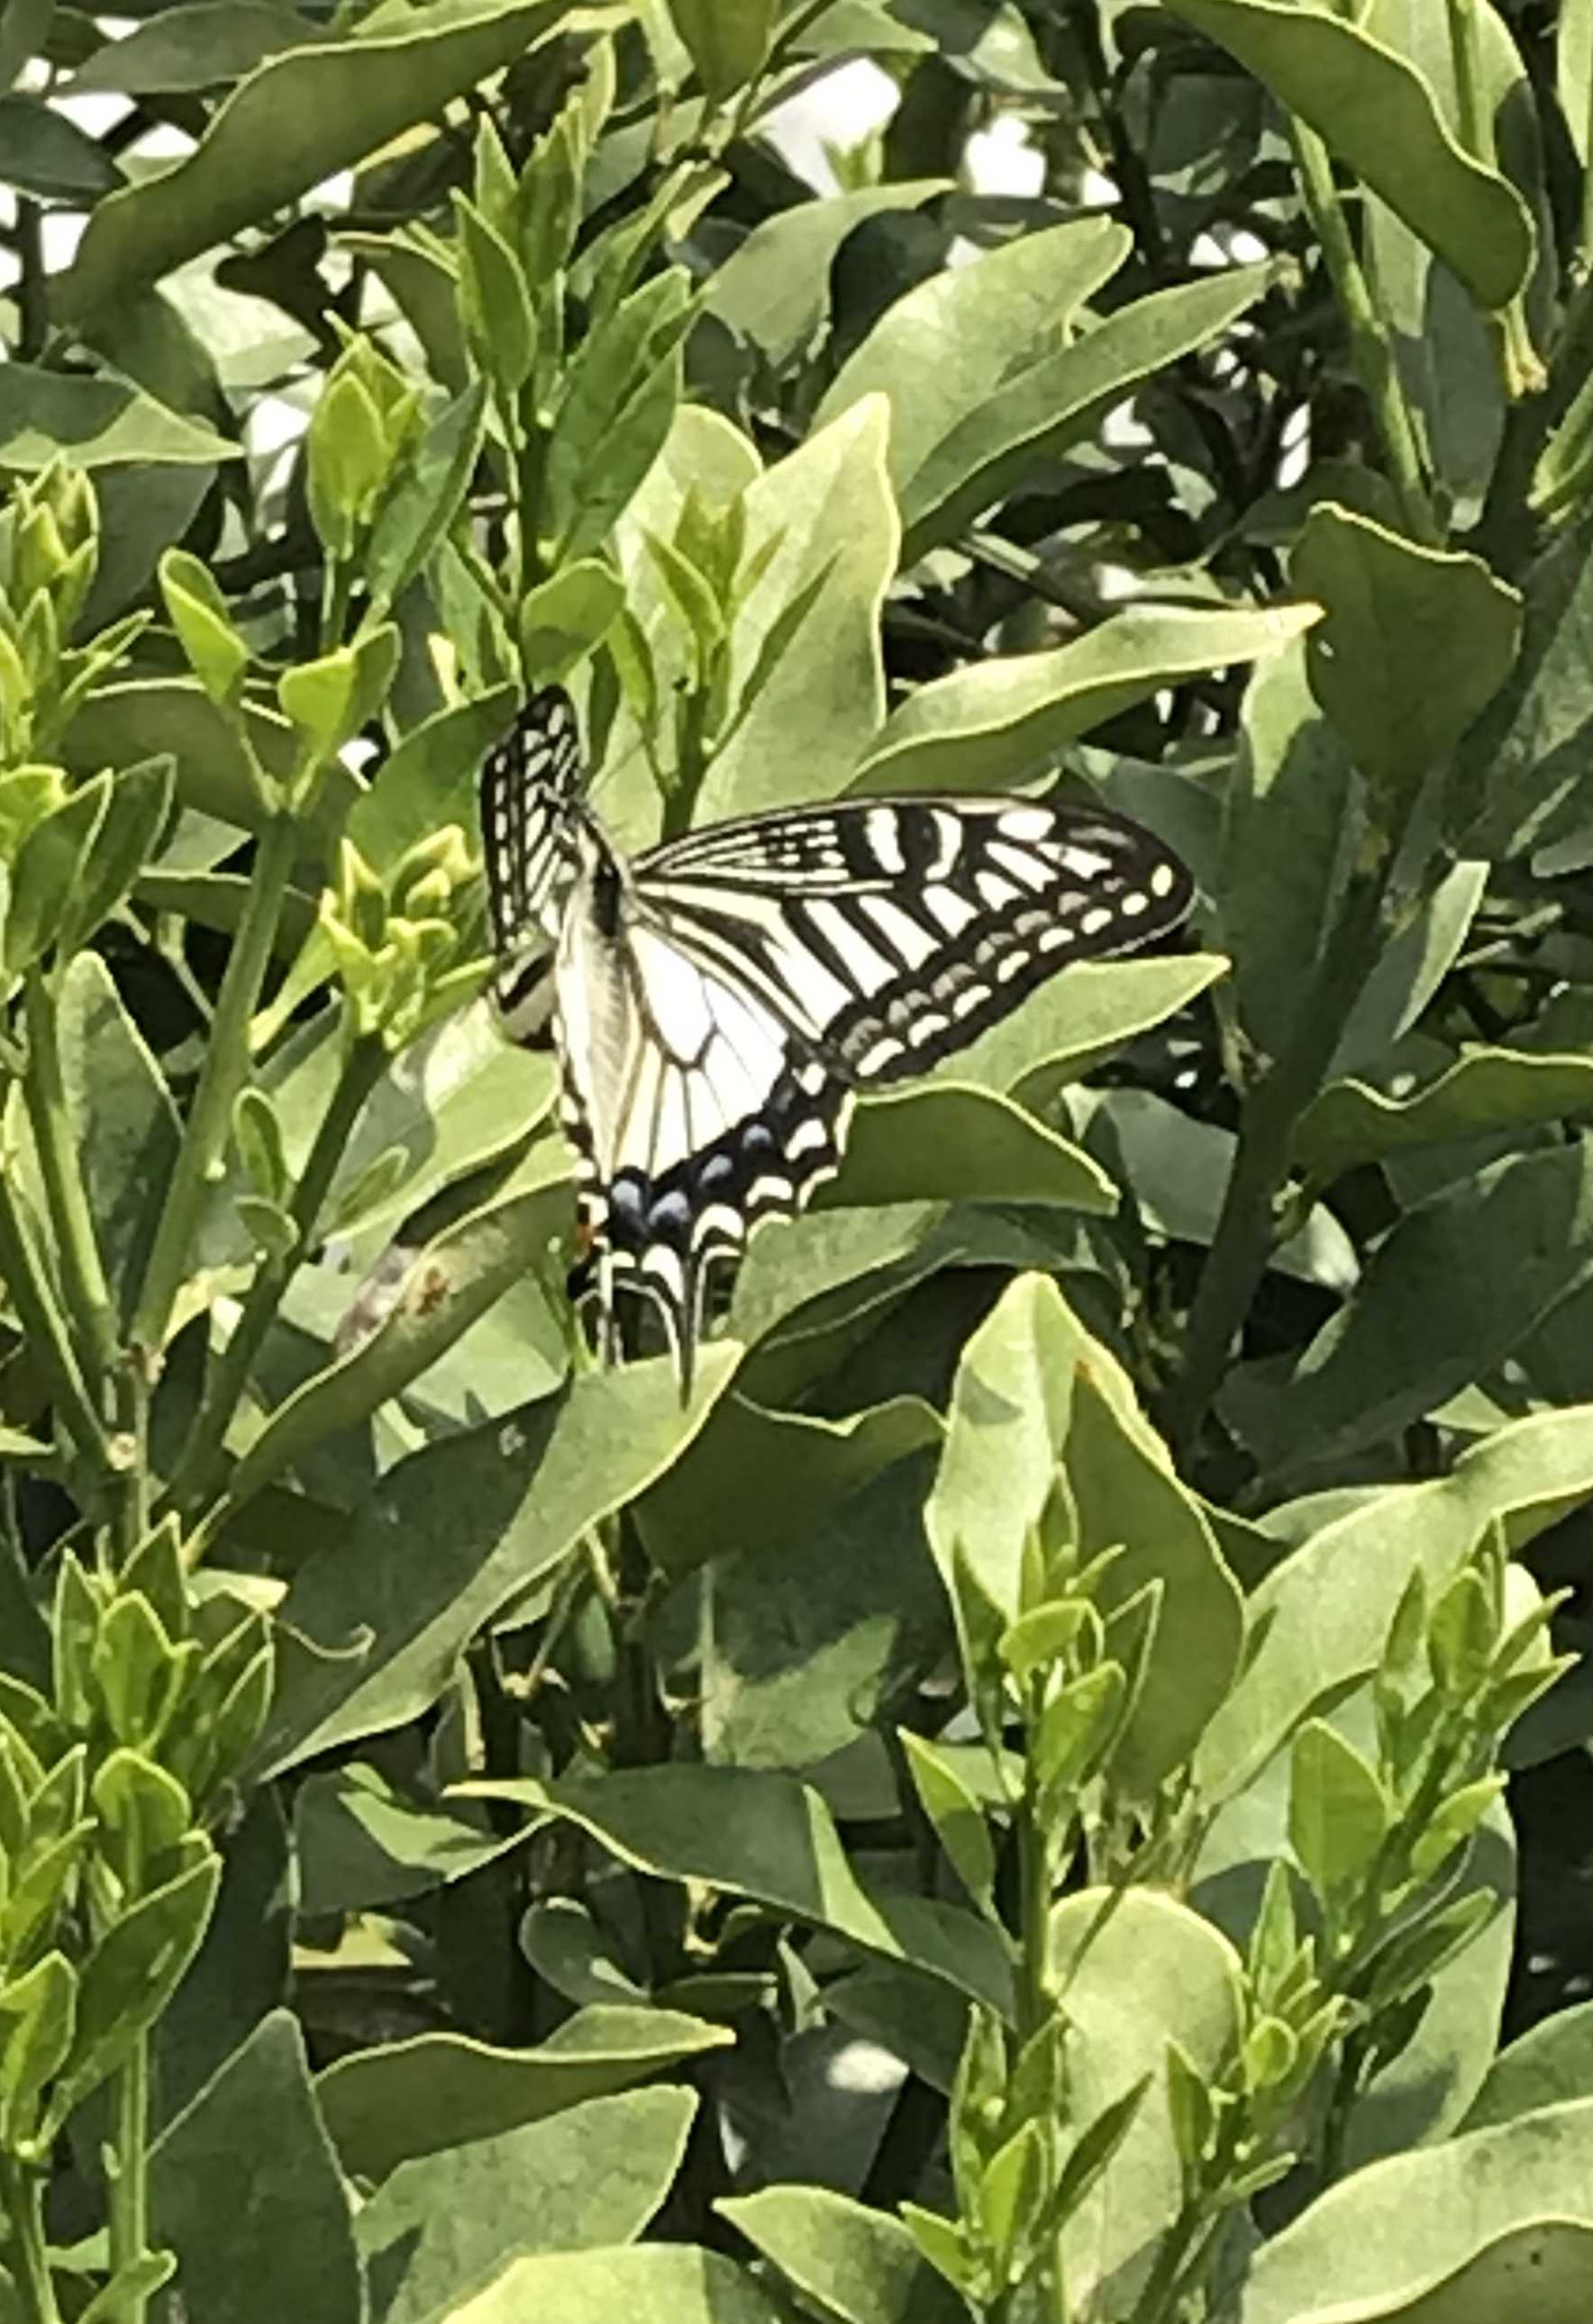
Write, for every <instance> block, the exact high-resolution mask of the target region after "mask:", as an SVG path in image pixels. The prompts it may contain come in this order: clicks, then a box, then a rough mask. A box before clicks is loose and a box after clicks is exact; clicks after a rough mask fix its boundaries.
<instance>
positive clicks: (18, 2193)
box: [0, 2148, 60, 2324]
mask: <svg viewBox="0 0 1593 2324" xmlns="http://www.w3.org/2000/svg"><path fill="white" fill-rule="evenodd" d="M42 2196H43V2182H42V2179H41V2177H40V2174H39V2173H38V2172H36V2171H31V2170H30V2169H29V2168H28V2167H27V2165H26V2164H25V2163H22V2162H19V2161H18V2159H17V2157H16V2156H15V2155H14V2154H7V2153H5V2149H4V2148H0V2207H3V2208H4V2209H5V2218H6V2225H7V2227H8V2229H9V2237H8V2244H7V2248H8V2250H9V2253H10V2255H11V2261H12V2267H13V2271H14V2274H15V2277H16V2288H17V2291H18V2292H19V2294H20V2295H21V2306H20V2308H19V2310H18V2317H19V2324H60V2309H59V2308H58V2307H57V2306H56V2304H55V2284H54V2282H53V2279H52V2278H51V2273H50V2259H49V2255H48V2252H47V2250H46V2247H45V2242H44V2216H43V2202H42Z"/></svg>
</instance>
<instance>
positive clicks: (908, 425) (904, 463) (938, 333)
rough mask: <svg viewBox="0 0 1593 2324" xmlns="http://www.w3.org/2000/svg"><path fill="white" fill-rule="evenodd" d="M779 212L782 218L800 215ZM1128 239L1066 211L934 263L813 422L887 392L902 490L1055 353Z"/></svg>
mask: <svg viewBox="0 0 1593 2324" xmlns="http://www.w3.org/2000/svg"><path fill="white" fill-rule="evenodd" d="M843 198H844V199H850V200H853V201H860V200H862V199H863V198H864V197H862V196H860V195H852V196H849V197H843ZM827 207H828V206H827ZM784 215H785V217H786V219H788V220H790V219H792V218H793V217H800V216H801V215H802V213H801V211H797V212H791V211H788V212H786V213H785V214H784ZM771 223H773V222H771ZM762 231H763V232H764V233H765V234H766V233H767V232H768V231H769V228H768V227H767V226H765V227H764V228H763V229H762ZM754 239H755V237H754ZM744 247H750V244H748V245H744ZM1132 247H1133V238H1132V236H1131V235H1129V234H1128V233H1127V231H1126V230H1125V228H1124V227H1123V226H1120V225H1118V224H1117V223H1116V220H1115V219H1111V218H1101V217H1097V218H1074V219H1070V221H1069V223H1068V224H1067V225H1065V226H1049V227H1046V228H1044V229H1042V231H1041V232H1039V233H1037V234H1024V235H1015V236H1014V238H1013V239H1012V240H1011V241H1010V242H1006V243H1002V244H997V245H996V247H995V248H994V249H989V250H983V251H980V252H979V253H978V254H977V255H976V256H974V257H973V258H971V259H970V261H969V263H968V264H966V265H962V266H952V267H943V268H941V269H940V272H937V273H934V274H931V276H930V277H929V279H928V280H927V281H923V282H920V283H918V284H916V285H915V286H914V288H913V289H912V290H911V291H906V292H904V294H903V296H902V297H901V298H900V299H897V300H894V301H893V303H892V304H891V305H890V306H889V307H887V308H886V309H885V311H884V314H883V315H882V316H881V318H880V319H879V321H878V322H877V323H876V324H875V327H874V328H873V329H872V330H871V331H870V332H869V333H868V335H867V337H866V338H865V339H864V341H863V343H862V345H861V346H858V347H857V348H856V349H855V350H854V352H853V353H852V354H851V355H848V356H847V360H846V362H845V363H844V364H842V365H841V367H840V370H839V371H838V373H837V374H836V376H835V378H834V379H833V380H832V381H831V383H830V384H829V388H828V389H827V390H826V392H825V395H824V399H823V401H822V402H821V403H820V406H819V410H818V412H817V414H816V421H817V424H818V425H819V426H820V427H823V426H824V425H825V424H826V423H827V422H828V421H829V420H834V419H837V418H838V416H839V415H840V413H841V412H843V411H846V410H850V408H851V407H852V405H853V404H854V403H856V402H857V401H859V399H860V398H862V397H863V396H865V395H870V394H874V393H876V392H877V393H882V394H884V395H888V396H889V397H890V399H891V407H892V424H891V449H890V466H891V481H892V483H893V484H894V485H895V486H896V488H897V490H898V491H899V492H905V491H906V490H907V489H908V488H909V487H910V485H911V484H912V479H913V477H914V476H915V475H917V474H918V471H919V470H920V468H921V467H922V466H923V464H924V462H925V461H926V460H927V459H928V458H929V457H930V456H931V453H932V452H933V450H934V448H935V447H936V445H937V444H939V443H940V441H941V439H942V438H944V437H946V436H947V435H949V433H950V431H951V429H953V428H955V427H957V426H958V425H959V423H960V422H961V421H963V420H968V419H970V418H971V417H972V416H973V415H974V414H975V413H976V412H977V411H978V410H980V409H981V408H982V407H983V406H984V405H985V404H986V403H987V402H988V401H990V399H991V398H992V397H993V396H995V395H996V393H997V392H999V390H1000V389H1001V388H1002V386H1003V385H1004V384H1005V383H1007V382H1009V381H1010V380H1012V379H1013V378H1014V377H1015V376H1016V375H1017V374H1019V373H1020V372H1021V371H1023V369H1024V368H1026V367H1027V366H1029V365H1032V364H1037V363H1039V362H1041V361H1042V359H1044V358H1045V357H1046V356H1048V355H1054V354H1056V353H1057V352H1058V350H1059V348H1060V346H1062V345H1063V344H1065V341H1066V338H1067V337H1068V334H1069V332H1070V327H1072V326H1073V325H1074V324H1075V322H1076V320H1077V318H1078V315H1079V309H1080V308H1081V307H1082V306H1083V305H1084V303H1085V301H1086V300H1089V299H1092V298H1093V297H1094V296H1095V294H1096V292H1097V291H1099V290H1101V289H1102V288H1103V287H1104V285H1105V284H1106V283H1107V282H1108V281H1110V280H1111V278H1112V276H1113V275H1114V274H1115V273H1116V272H1117V269H1118V268H1119V267H1120V266H1121V265H1122V263H1123V262H1124V260H1125V258H1126V256H1127V255H1128V253H1129V251H1130V250H1131V249H1132ZM735 263H736V261H735V260H732V261H731V262H730V264H731V265H732V266H733V265H734V264H735ZM727 272H729V268H728V267H727V268H726V269H724V270H722V272H721V273H720V274H719V275H718V276H717V277H716V278H715V280H716V282H718V281H723V280H724V275H725V274H726V273H727ZM711 303H712V302H711V294H710V304H711Z"/></svg>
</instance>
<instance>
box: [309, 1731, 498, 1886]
mask: <svg viewBox="0 0 1593 2324" xmlns="http://www.w3.org/2000/svg"><path fill="white" fill-rule="evenodd" d="M293 1840H294V1846H295V1848H296V1849H297V1852H298V1858H299V1873H300V1879H301V1883H302V1892H303V1893H302V1909H303V1910H304V1911H305V1912H306V1913H307V1914H319V1913H347V1912H366V1911H369V1910H370V1909H371V1908H372V1907H373V1906H375V1905H382V1904H396V1903H397V1902H398V1901H399V1900H400V1899H401V1898H403V1897H405V1896H421V1895H425V1894H426V1892H427V1891H428V1890H429V1889H431V1888H438V1887H441V1886H443V1885H444V1884H445V1883H446V1882H448V1881H449V1880H459V1879H463V1878H464V1877H465V1875H466V1874H467V1873H469V1872H474V1871H476V1870H477V1868H478V1867H480V1866H481V1865H483V1864H489V1863H490V1862H491V1861H492V1859H493V1858H494V1857H495V1856H501V1855H502V1853H503V1851H504V1849H505V1847H507V1846H509V1845H510V1844H511V1843H510V1842H509V1841H507V1840H505V1839H504V1838H503V1837H502V1836H501V1835H497V1834H494V1833H492V1832H487V1831H481V1830H479V1829H478V1828H477V1826H475V1825H472V1824H468V1823H466V1822H464V1821H462V1820H461V1819H460V1818H459V1817H458V1816H457V1815H448V1814H445V1813H444V1812H442V1811H441V1810H440V1809H438V1808H435V1807H424V1806H421V1805H418V1804H417V1803H415V1802H413V1801H412V1800H407V1799H405V1798H404V1797H403V1795H402V1794H400V1793H398V1792H396V1791H394V1788H393V1786H392V1785H391V1784H389V1783H387V1782H386V1781H385V1780H384V1777H383V1776H382V1775H381V1774H380V1772H379V1771H378V1770H377V1769H376V1768H375V1767H370V1766H365V1765H364V1764H363V1763H362V1762H360V1761H358V1760H356V1761H355V1762H354V1763H353V1765H352V1766H347V1767H339V1768H338V1769H337V1770H336V1772H335V1773H329V1774H325V1775H310V1776H307V1777H306V1779H305V1781H304V1783H303V1784H302V1785H301V1788H300V1790H299V1792H298V1794H297V1796H296V1797H295V1799H294V1802H293Z"/></svg>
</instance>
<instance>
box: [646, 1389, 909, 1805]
mask: <svg viewBox="0 0 1593 2324" xmlns="http://www.w3.org/2000/svg"><path fill="white" fill-rule="evenodd" d="M722 1408H723V1407H721V1409H722ZM935 1434H937V1426H936V1423H935V1420H934V1416H933V1415H932V1414H931V1412H930V1410H929V1408H928V1407H927V1406H924V1405H922V1404H920V1403H919V1402H918V1401H917V1400H916V1399H915V1398H912V1397H901V1398H898V1399H897V1400H896V1401H895V1402H894V1403H893V1404H890V1405H886V1406H880V1407H877V1408H875V1410H874V1411H872V1412H866V1413H864V1414H861V1415H858V1416H856V1417H855V1419H854V1421H853V1422H851V1423H842V1424H840V1425H834V1424H824V1423H820V1422H815V1421H804V1420H801V1419H798V1418H796V1417H795V1416H790V1415H784V1414H780V1415H775V1414H768V1413H756V1412H754V1411H753V1410H751V1409H750V1408H749V1407H746V1406H736V1407H734V1408H732V1409H731V1410H730V1411H727V1413H726V1418H725V1425H723V1426H722V1427H720V1428H718V1429H717V1430H716V1429H714V1428H712V1427H711V1426H710V1428H709V1430H708V1431H705V1433H704V1438H703V1440H702V1444H701V1449H700V1452H699V1448H698V1447H697V1446H693V1448H692V1450H691V1452H690V1453H689V1454H688V1455H687V1458H686V1459H685V1460H684V1461H683V1462H681V1464H680V1465H679V1467H678V1468H677V1469H675V1470H674V1471H671V1474H670V1475H669V1476H667V1477H666V1478H665V1479H664V1480H663V1481H662V1485H661V1486H659V1487H657V1488H655V1489H654V1490H653V1493H652V1494H650V1495H648V1496H647V1499H646V1500H645V1502H644V1505H643V1507H644V1517H643V1527H644V1538H645V1539H646V1541H647V1544H648V1546H649V1550H650V1553H652V1554H655V1555H657V1556H659V1557H660V1559H661V1561H662V1563H664V1564H665V1565H666V1567H673V1568H674V1569H675V1570H677V1571H679V1570H685V1569H688V1568H696V1567H699V1565H700V1563H701V1561H702V1560H703V1559H705V1558H707V1557H709V1556H712V1557H713V1559H714V1565H713V1571H712V1575H711V1582H710V1583H709V1585H708V1586H709V1587H711V1593H712V1596H711V1604H712V1622H711V1629H710V1631H709V1634H708V1636H707V1637H706V1638H705V1639H704V1641H703V1645H702V1648H701V1660H700V1667H699V1673H698V1680H697V1683H698V1687H699V1693H700V1699H701V1725H702V1742H703V1749H704V1754H705V1756H706V1757H709V1758H710V1759H713V1760H716V1761H719V1762H730V1763H733V1764H736V1765H738V1766H807V1765H810V1764H811V1763H813V1762H815V1761H818V1760H820V1759H822V1758H823V1757H826V1756H827V1755H828V1754H829V1753H830V1752H832V1751H837V1750H839V1749H841V1748H844V1747H845V1746H846V1745H847V1744H849V1743H851V1742H853V1741H855V1740H856V1738H857V1734H858V1730H859V1729H860V1727H862V1726H863V1725H864V1724H865V1723H866V1722H868V1721H871V1720H875V1719H877V1718H879V1717H881V1716H882V1715H884V1714H887V1713H888V1712H889V1711H890V1710H891V1708H892V1707H893V1706H894V1702H895V1701H897V1700H898V1698H899V1693H900V1689H901V1687H902V1685H903V1681H904V1679H905V1678H906V1677H907V1675H908V1674H911V1673H914V1672H917V1671H920V1670H922V1668H924V1667H925V1665H929V1664H932V1663H933V1662H934V1661H935V1660H936V1659H937V1658H938V1657H939V1655H940V1653H941V1652H942V1651H943V1649H944V1647H945V1645H946V1643H947V1638H948V1620H947V1610H946V1605H945V1600H944V1596H943V1594H942V1592H941V1591H940V1586H939V1583H938V1582H937V1580H936V1577H935V1573H934V1569H933V1567H932V1565H931V1563H930V1561H929V1559H928V1558H927V1557H926V1556H925V1554H924V1542H923V1499H924V1490H925V1488H926V1486H927V1484H928V1481H929V1461H928V1455H927V1453H926V1452H925V1451H924V1449H923V1448H924V1446H925V1444H926V1442H927V1441H928V1440H930V1439H932V1437H933V1436H934V1435H935ZM760 1463H761V1466H760ZM782 1481H783V1485H784V1494H783V1498H782V1494H781V1484H782ZM661 1517H662V1523H661V1522H660V1518H661ZM699 1620H700V1615H699V1592H698V1591H696V1590H693V1591H690V1592H688V1591H681V1592H680V1593H679V1595H678V1597H677V1598H675V1599H673V1600H671V1601H670V1602H669V1603H668V1604H667V1605H666V1607H665V1608H664V1609H662V1613H661V1616H660V1621H659V1625H658V1632H659V1639H658V1643H659V1645H660V1646H661V1647H662V1646H664V1644H665V1643H666V1642H667V1643H668V1644H669V1645H670V1646H671V1647H673V1648H674V1649H675V1650H676V1651H681V1652H686V1653H690V1651H691V1646H692V1644H693V1643H694V1642H695V1640H696V1638H697V1637H698V1636H699Z"/></svg>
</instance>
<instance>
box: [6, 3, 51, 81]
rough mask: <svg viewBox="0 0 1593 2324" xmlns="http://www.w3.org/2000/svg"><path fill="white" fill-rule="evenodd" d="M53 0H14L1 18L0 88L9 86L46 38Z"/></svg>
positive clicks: (47, 36) (40, 47) (48, 33)
mask: <svg viewBox="0 0 1593 2324" xmlns="http://www.w3.org/2000/svg"><path fill="white" fill-rule="evenodd" d="M54 14H55V0H13V5H11V6H9V7H8V8H7V9H6V11H5V16H4V19H0V89H6V88H10V87H11V85H12V83H13V82H14V80H15V79H16V78H17V77H18V75H19V74H20V73H21V71H22V69H23V66H24V65H25V64H26V63H27V61H28V60H29V58H30V57H32V56H36V55H37V53H38V51H40V49H42V47H43V45H44V42H46V40H47V39H48V38H49V35H50V27H51V18H52V17H53V15H54Z"/></svg>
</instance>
